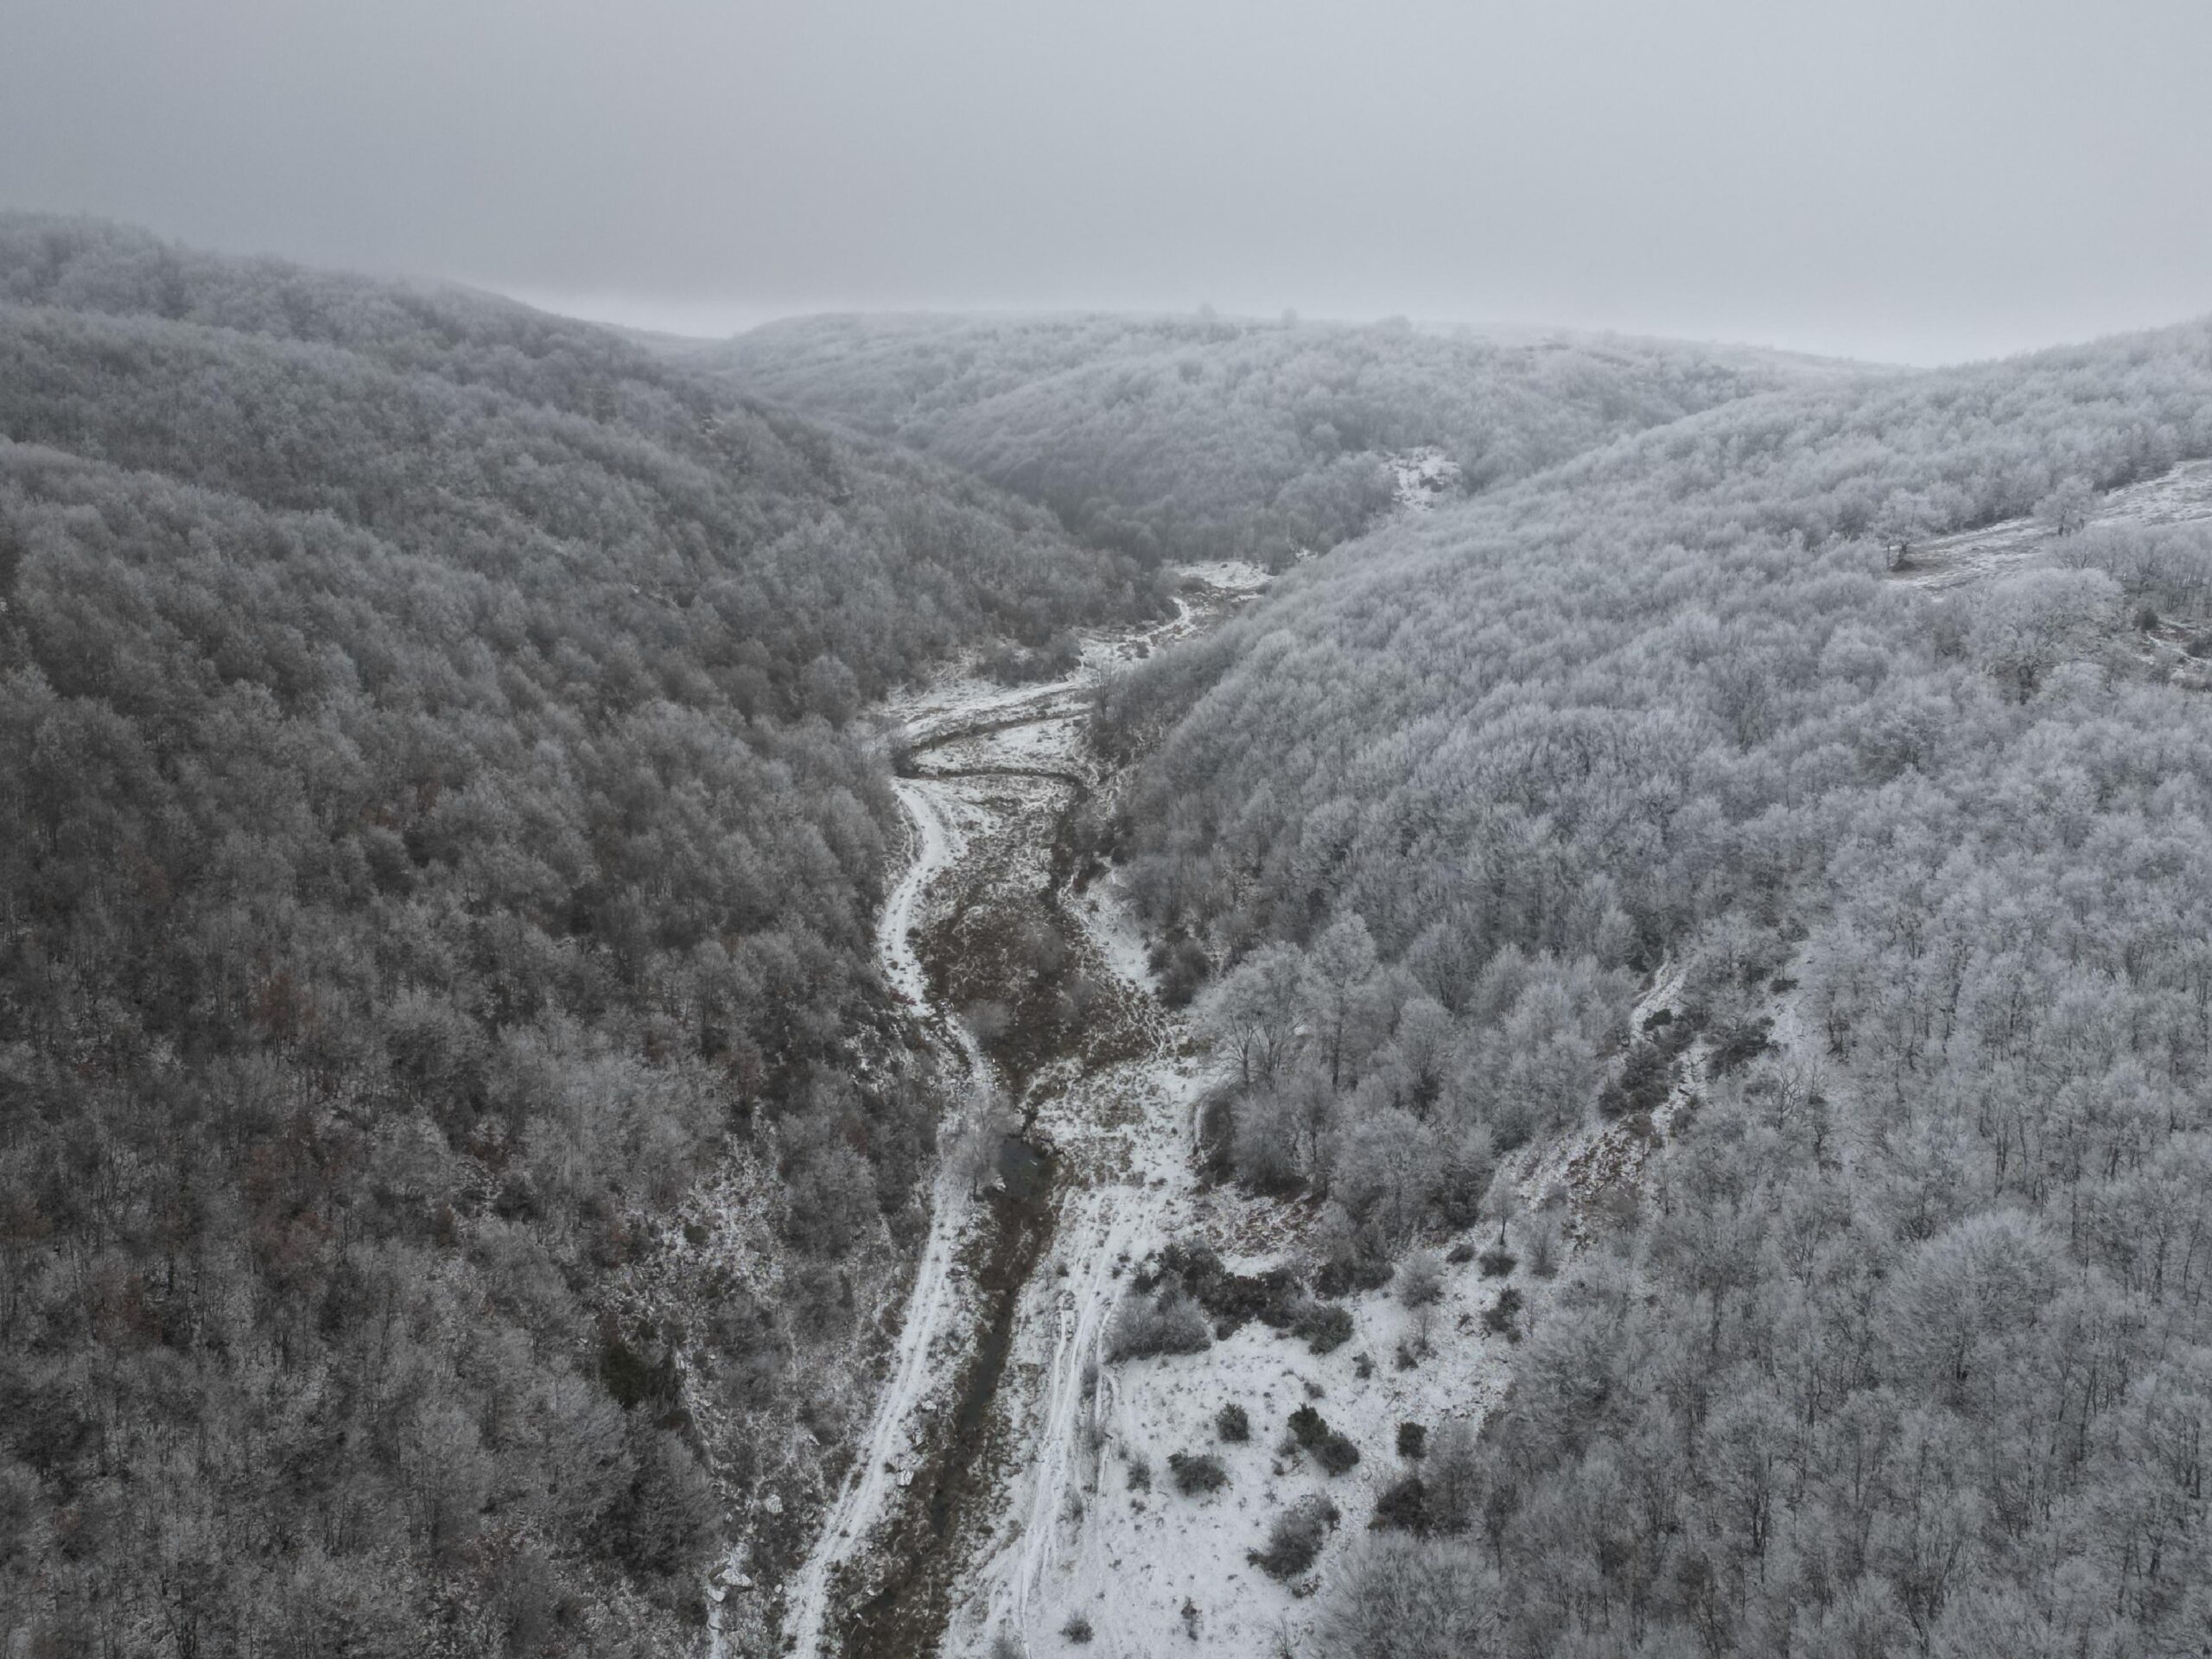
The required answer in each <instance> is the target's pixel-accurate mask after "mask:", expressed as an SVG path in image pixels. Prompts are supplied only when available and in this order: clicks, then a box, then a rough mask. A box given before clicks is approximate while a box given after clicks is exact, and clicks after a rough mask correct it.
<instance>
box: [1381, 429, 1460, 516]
mask: <svg viewBox="0 0 2212 1659" xmlns="http://www.w3.org/2000/svg"><path fill="white" fill-rule="evenodd" d="M1383 464H1384V465H1386V466H1387V467H1389V469H1390V476H1391V479H1392V480H1393V483H1392V490H1393V493H1394V494H1395V497H1396V502H1397V508H1398V511H1399V512H1427V511H1428V510H1429V509H1430V508H1431V507H1433V506H1434V505H1436V503H1437V501H1438V499H1440V498H1441V497H1442V496H1445V495H1446V494H1448V493H1451V491H1452V490H1453V489H1454V488H1456V487H1457V486H1458V485H1459V462H1458V461H1454V460H1452V457H1451V456H1449V455H1447V454H1445V453H1444V451H1443V450H1442V449H1440V448H1438V447H1437V446H1436V445H1434V444H1433V443H1432V444H1424V445H1423V446H1422V447H1421V448H1418V449H1408V450H1404V451H1402V452H1401V453H1399V454H1395V455H1390V456H1389V457H1387V458H1386V459H1385V461H1384V463H1383Z"/></svg>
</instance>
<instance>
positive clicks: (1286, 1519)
mask: <svg viewBox="0 0 2212 1659" xmlns="http://www.w3.org/2000/svg"><path fill="white" fill-rule="evenodd" d="M1337 1521H1338V1509H1337V1506H1336V1505H1335V1504H1334V1503H1331V1502H1330V1501H1329V1500H1328V1499H1327V1498H1325V1497H1321V1496H1320V1495H1319V1493H1309V1494H1307V1495H1306V1497H1301V1498H1300V1499H1299V1500H1298V1502H1297V1503H1294V1504H1292V1505H1291V1506H1290V1507H1289V1508H1288V1509H1287V1510H1284V1511H1283V1512H1282V1513H1281V1515H1279V1516H1276V1517H1275V1520H1274V1525H1273V1526H1272V1527H1270V1528H1268V1543H1267V1548H1264V1549H1255V1550H1251V1551H1249V1552H1247V1554H1245V1557H1244V1559H1245V1560H1248V1561H1249V1562H1251V1563H1252V1565H1253V1566H1255V1567H1258V1568H1259V1569H1260V1571H1261V1572H1262V1573H1266V1574H1267V1575H1268V1577H1269V1578H1271V1579H1294V1578H1296V1577H1297V1576H1298V1575H1299V1574H1300V1573H1303V1572H1304V1571H1306V1568H1307V1567H1311V1566H1313V1563H1314V1561H1315V1560H1317V1559H1319V1556H1320V1554H1321V1546H1322V1545H1323V1544H1324V1543H1325V1542H1326V1541H1327V1540H1328V1536H1329V1534H1330V1532H1331V1530H1332V1529H1334V1527H1335V1526H1336V1524H1337Z"/></svg>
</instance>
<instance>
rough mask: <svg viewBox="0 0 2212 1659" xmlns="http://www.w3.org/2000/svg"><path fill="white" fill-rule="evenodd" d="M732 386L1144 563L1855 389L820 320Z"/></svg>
mask: <svg viewBox="0 0 2212 1659" xmlns="http://www.w3.org/2000/svg"><path fill="white" fill-rule="evenodd" d="M681 355H682V356H683V358H684V359H686V360H689V361H692V362H695V363H698V364H701V365H706V366H708V367H709V368H711V369H713V370H715V372H718V373H720V374H721V375H722V376H724V377H725V378H727V379H728V381H729V382H730V384H732V385H735V386H738V387H741V388H743V389H745V390H746V391H749V392H752V393H754V394H757V395H759V396H760V397H765V398H768V399H771V400H774V401H777V402H781V403H786V404H789V405H791V407H793V408H796V409H800V410H806V411H808V412H810V413H814V414H817V415H822V416H829V417H832V418H835V419H836V420H839V421H842V422H844V423H848V424H849V425H852V426H855V427H857V428H859V429H861V430H863V431H868V432H874V433H877V434H880V435H885V436H891V437H896V438H898V439H899V441H901V442H905V443H907V444H909V445H912V446H913V447H915V448H920V449H924V450H926V451H928V452H929V453H931V454H937V455H941V456H943V457H944V459H946V460H948V461H953V462H955V463H957V465H959V466H961V467H965V468H967V469H969V470H970V471H973V472H975V473H976V474H980V475H981V476H982V477H984V478H988V479H989V480H992V481H993V482H995V483H998V484H1001V485H1002V486H1005V487H1007V488H1008V489H1011V490H1014V491H1015V492H1017V493H1020V494H1021V495H1024V496H1026V497H1027V498H1029V499H1032V500H1036V501H1039V502H1042V503H1044V504H1045V505H1047V506H1050V507H1051V508H1052V510H1053V511H1054V512H1056V513H1058V515H1059V517H1060V518H1061V519H1062V521H1063V522H1064V523H1065V524H1067V525H1068V526H1069V527H1070V528H1071V529H1072V530H1074V531H1076V532H1077V534H1080V535H1083V536H1084V537H1089V538H1090V539H1092V540H1096V541H1097V542H1100V543H1103V544H1105V545H1109V546H1113V547H1118V548H1121V549H1122V550H1125V551H1127V552H1129V553H1131V554H1133V555H1135V556H1138V557H1140V558H1142V559H1145V560H1147V561H1156V560H1159V559H1161V558H1169V559H1208V558H1252V559H1256V560H1258V561H1260V562H1261V563H1267V564H1274V565H1281V564H1283V563H1287V562H1289V561H1290V560H1291V559H1292V558H1293V557H1294V556H1296V555H1297V554H1298V553H1299V552H1300V550H1305V551H1313V552H1318V551H1321V550H1325V549H1327V548H1329V547H1332V546H1333V545H1335V544H1336V543H1338V542H1339V541H1342V540H1344V539H1345V538H1346V537H1352V536H1356V535H1357V534H1358V533H1359V532H1360V531H1362V530H1363V529H1364V528H1366V527H1367V526H1368V525H1369V524H1370V522H1371V521H1372V520H1373V519H1374V518H1376V516H1377V515H1378V514H1379V513H1380V512H1383V510H1384V509H1385V508H1387V507H1388V506H1389V503H1390V499H1391V490H1392V480H1391V475H1390V473H1389V468H1388V467H1387V466H1386V465H1385V462H1386V460H1387V458H1388V457H1389V456H1390V455H1392V454H1396V453H1401V452H1405V451H1409V450H1413V449H1416V448H1430V447H1433V448H1440V449H1441V450H1442V451H1443V452H1444V454H1446V457H1447V458H1448V459H1449V460H1450V461H1452V463H1453V465H1454V466H1455V467H1457V468H1458V470H1459V483H1460V486H1461V487H1462V488H1464V489H1466V490H1469V491H1481V490H1485V489H1489V488H1491V487H1492V486H1496V485H1497V484H1500V483H1503V482H1505V481H1508V480H1513V479H1516V478H1522V477H1525V476H1527V475H1528V474H1530V473H1534V472H1537V471H1540V470H1541V469H1542V468H1544V467H1548V466H1551V465H1553V464H1554V463H1556V462H1558V461H1564V460H1566V459H1567V457H1569V456H1571V455H1574V454H1580V453H1581V452H1583V451H1584V450H1586V449H1589V448H1593V447H1595V446H1596V445H1599V444H1600V443H1603V442H1605V441H1607V440H1609V439H1611V438H1614V437H1618V436H1619V435H1623V434H1625V433H1630V432H1634V431H1638V430H1641V429H1643V428H1646V427H1649V426H1654V425H1658V424H1661V423H1665V422H1669V421H1672V420H1675V419H1677V418H1679V417H1680V416H1684V415H1687V414H1690V413H1692V412H1694V411H1695V410H1703V409H1707V408H1710V407H1712V406H1713V405H1714V404H1722V403H1726V402H1729V401H1731V400H1732V399H1734V398H1737V397H1744V396H1746V395H1748V394H1750V393H1752V392H1756V391H1768V390H1770V389H1773V388H1777V387H1780V386H1785V385H1792V384H1796V383H1797V382H1799V381H1801V380H1805V379H1820V380H1825V379H1827V378H1833V377H1834V376H1837V375H1840V374H1853V373H1857V372H1861V371H1857V370H1854V369H1853V368H1852V367H1851V366H1850V365H1838V364H1833V363H1827V362H1823V361H1821V360H1818V359H1805V358H1792V357H1789V356H1785V355H1783V354H1782V353H1764V352H1757V351H1751V350H1748V349H1743V348H1730V347H1707V346H1688V345H1681V344H1678V343H1675V342H1669V341H1653V340H1628V339H1612V338H1599V337H1580V336H1553V337H1544V336H1533V337H1532V336H1521V337H1509V338H1503V339H1492V338H1488V337H1484V336H1481V335H1477V334H1471V333H1467V332H1465V331H1458V332H1453V333H1445V332H1441V331H1438V330H1433V329H1416V328H1414V327H1411V326H1409V325H1407V324H1404V323H1402V322H1400V323H1383V324H1376V325H1373V326H1368V327H1355V326H1352V325H1349V324H1341V323H1327V322H1300V321H1295V320H1294V319H1288V318H1286V319H1284V320H1282V321H1279V322H1255V321H1238V320H1232V319H1229V318H1224V317H1217V316H1211V315H1198V316H1182V317H1128V316H1116V315H1073V316H1047V317H992V316H927V315H924V316H910V317H871V316H859V317H853V316H845V317H811V318H803V319H800V320H798V321H791V322H782V323H772V324H769V325H767V326H766V327H761V328H757V329H754V330H753V331H751V332H750V333H747V334H741V335H739V336H737V337H736V338H735V339H734V340H729V341H727V342H723V343H719V344H715V345H712V346H694V347H691V348H689V349H688V350H685V351H683V353H681Z"/></svg>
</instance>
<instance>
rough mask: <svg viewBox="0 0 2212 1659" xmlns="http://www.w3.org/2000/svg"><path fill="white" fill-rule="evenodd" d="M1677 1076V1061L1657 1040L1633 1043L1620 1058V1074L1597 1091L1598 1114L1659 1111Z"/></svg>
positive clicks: (1624, 1114)
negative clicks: (1621, 1058) (1655, 1041)
mask: <svg viewBox="0 0 2212 1659" xmlns="http://www.w3.org/2000/svg"><path fill="white" fill-rule="evenodd" d="M1674 1079H1675V1065H1674V1061H1673V1059H1672V1058H1671V1057H1670V1056H1669V1054H1668V1053H1667V1052H1666V1051H1665V1050H1664V1049H1662V1047H1661V1046H1659V1045H1658V1044H1657V1043H1650V1042H1637V1043H1631V1044H1630V1046H1629V1051H1628V1054H1627V1056H1626V1058H1624V1059H1623V1060H1622V1061H1621V1071H1620V1075H1619V1076H1618V1077H1614V1078H1611V1079H1609V1080H1608V1081H1607V1082H1606V1084H1605V1087H1604V1088H1602V1089H1600V1090H1599V1091H1598V1114H1599V1116H1601V1117H1605V1118H1607V1119H1611V1118H1617V1117H1622V1116H1626V1115H1627V1114H1629V1113H1630V1112H1649V1111H1656V1110H1657V1109H1659V1108H1660V1107H1661V1106H1662V1105H1664V1104H1666V1101H1667V1091H1668V1090H1669V1089H1670V1088H1672V1087H1673V1086H1674Z"/></svg>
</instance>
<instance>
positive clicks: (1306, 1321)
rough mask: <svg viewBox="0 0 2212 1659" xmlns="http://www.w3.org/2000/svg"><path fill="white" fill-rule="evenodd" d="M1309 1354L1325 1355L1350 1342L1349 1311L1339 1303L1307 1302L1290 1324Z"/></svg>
mask: <svg viewBox="0 0 2212 1659" xmlns="http://www.w3.org/2000/svg"><path fill="white" fill-rule="evenodd" d="M1290 1328H1291V1329H1292V1331H1293V1332H1296V1333H1297V1334H1298V1335H1299V1336H1301V1337H1303V1338H1306V1348H1307V1349H1308V1351H1311V1352H1313V1353H1317V1354H1325V1353H1327V1352H1329V1351H1331V1350H1332V1349H1336V1348H1341V1347H1343V1346H1344V1344H1345V1343H1347V1342H1349V1341H1351V1309H1350V1308H1348V1307H1346V1306H1344V1304H1343V1303H1341V1302H1309V1303H1307V1304H1306V1306H1304V1307H1303V1308H1301V1309H1300V1310H1299V1313H1298V1317H1297V1318H1296V1319H1294V1320H1293V1321H1292V1322H1291V1327H1290Z"/></svg>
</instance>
